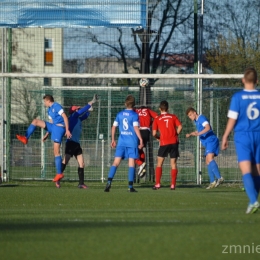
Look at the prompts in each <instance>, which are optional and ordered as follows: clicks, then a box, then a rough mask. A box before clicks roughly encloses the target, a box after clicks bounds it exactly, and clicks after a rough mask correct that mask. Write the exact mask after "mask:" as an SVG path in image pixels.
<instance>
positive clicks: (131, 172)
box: [128, 167, 135, 188]
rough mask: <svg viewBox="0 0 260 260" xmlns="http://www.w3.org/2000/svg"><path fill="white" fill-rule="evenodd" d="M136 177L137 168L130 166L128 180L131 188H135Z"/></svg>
mask: <svg viewBox="0 0 260 260" xmlns="http://www.w3.org/2000/svg"><path fill="white" fill-rule="evenodd" d="M134 178H135V168H134V167H129V168H128V181H129V186H128V187H129V188H133V182H134Z"/></svg>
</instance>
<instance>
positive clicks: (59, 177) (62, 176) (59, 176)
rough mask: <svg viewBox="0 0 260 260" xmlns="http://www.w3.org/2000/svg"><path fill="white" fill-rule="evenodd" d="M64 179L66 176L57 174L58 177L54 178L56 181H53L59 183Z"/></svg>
mask: <svg viewBox="0 0 260 260" xmlns="http://www.w3.org/2000/svg"><path fill="white" fill-rule="evenodd" d="M62 178H64V174H63V173H60V174H58V173H57V174H56V176H55V177H54V179H53V180H52V181H54V182H58V181H59V180H61V179H62Z"/></svg>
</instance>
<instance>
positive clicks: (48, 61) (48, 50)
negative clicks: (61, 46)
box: [44, 38, 53, 65]
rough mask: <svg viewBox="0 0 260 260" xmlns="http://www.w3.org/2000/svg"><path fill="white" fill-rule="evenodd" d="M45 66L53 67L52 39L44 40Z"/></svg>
mask: <svg viewBox="0 0 260 260" xmlns="http://www.w3.org/2000/svg"><path fill="white" fill-rule="evenodd" d="M44 65H53V42H52V39H47V38H45V39H44Z"/></svg>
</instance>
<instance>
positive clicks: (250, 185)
mask: <svg viewBox="0 0 260 260" xmlns="http://www.w3.org/2000/svg"><path fill="white" fill-rule="evenodd" d="M242 179H243V182H244V187H245V190H246V194H247V196H248V198H249V201H250V204H254V203H255V202H256V201H257V192H256V189H255V184H254V181H253V177H252V175H251V173H246V174H244V175H243V176H242Z"/></svg>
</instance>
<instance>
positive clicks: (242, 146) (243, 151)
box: [234, 132, 260, 164]
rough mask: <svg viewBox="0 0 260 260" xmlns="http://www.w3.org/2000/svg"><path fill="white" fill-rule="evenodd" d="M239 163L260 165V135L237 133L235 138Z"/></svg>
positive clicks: (256, 133) (257, 133) (255, 133)
mask: <svg viewBox="0 0 260 260" xmlns="http://www.w3.org/2000/svg"><path fill="white" fill-rule="evenodd" d="M234 141H235V147H236V153H237V160H238V162H242V161H250V162H251V163H252V164H260V133H259V132H236V133H235V136H234Z"/></svg>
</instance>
